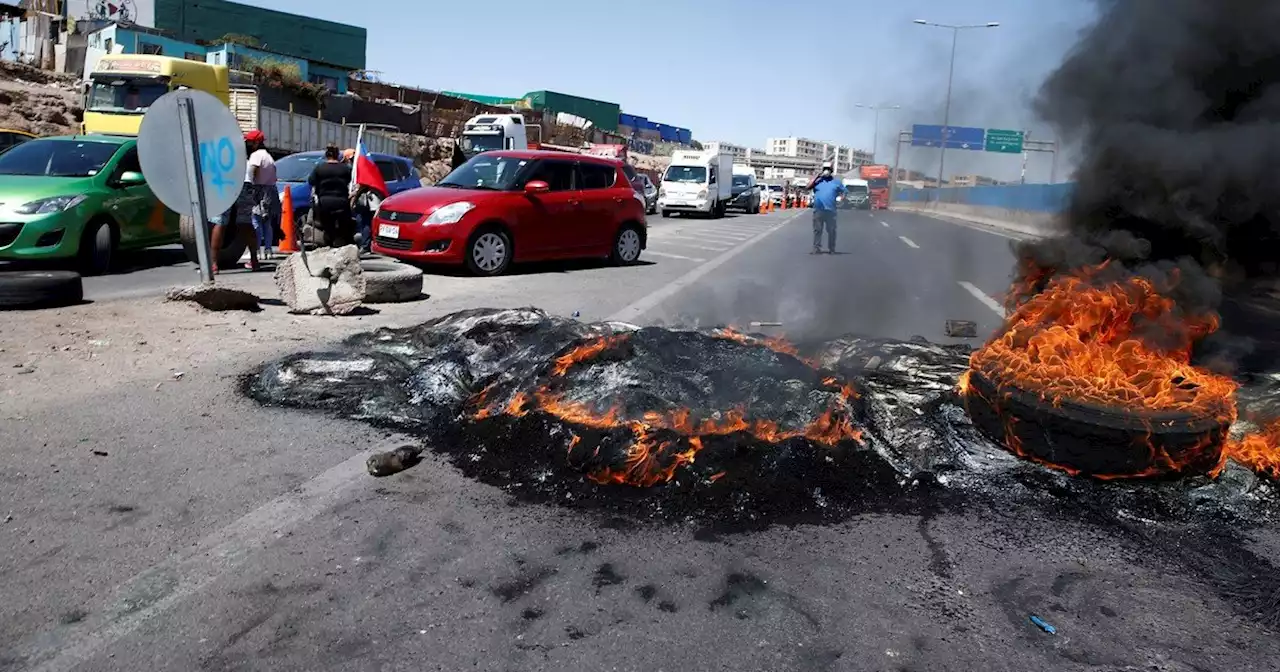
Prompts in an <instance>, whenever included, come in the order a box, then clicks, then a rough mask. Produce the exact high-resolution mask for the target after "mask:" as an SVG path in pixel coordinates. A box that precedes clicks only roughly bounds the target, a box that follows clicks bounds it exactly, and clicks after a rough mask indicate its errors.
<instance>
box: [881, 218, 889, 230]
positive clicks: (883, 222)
mask: <svg viewBox="0 0 1280 672" xmlns="http://www.w3.org/2000/svg"><path fill="white" fill-rule="evenodd" d="M880 226H883V227H884V228H886V229H887V228H889V222H886V221H884V220H883V219H882V220H880Z"/></svg>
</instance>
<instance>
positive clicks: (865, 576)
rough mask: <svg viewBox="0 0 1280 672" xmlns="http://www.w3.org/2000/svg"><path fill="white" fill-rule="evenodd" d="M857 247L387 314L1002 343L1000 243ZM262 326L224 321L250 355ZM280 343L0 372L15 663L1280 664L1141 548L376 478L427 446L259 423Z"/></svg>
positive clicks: (1094, 533)
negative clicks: (614, 514)
mask: <svg viewBox="0 0 1280 672" xmlns="http://www.w3.org/2000/svg"><path fill="white" fill-rule="evenodd" d="M840 226H841V229H840V241H839V242H838V244H837V249H838V251H841V252H843V254H837V255H832V256H819V257H813V256H810V255H809V253H808V252H809V248H810V236H811V229H810V224H809V219H808V213H807V212H805V211H802V212H800V213H789V212H781V213H775V214H773V215H764V216H761V215H754V216H745V217H732V218H727V219H723V220H715V221H712V220H692V219H690V220H686V219H679V218H677V219H671V220H666V221H661V220H655V222H654V226H653V230H652V241H651V247H650V250H649V251H648V253H647V254H646V258H647V259H648V260H650V261H651V262H653V263H652V264H650V265H646V266H641V267H635V268H631V269H610V268H599V267H595V266H586V267H581V268H580V267H550V268H545V267H539V268H534V269H524V270H523V271H522V274H520V275H516V276H511V277H509V278H496V279H484V280H477V279H470V278H458V279H454V278H434V277H433V278H429V280H428V291H429V292H432V294H433V296H432V298H431V300H430V301H427V302H425V303H424V304H423V305H422V306H421V307H413V306H409V307H406V308H403V309H402V310H404V311H407V312H402V313H394V312H393V311H392V310H391V309H387V313H386V315H397V316H398V317H397V318H396V319H397V320H398V321H400V322H403V323H411V322H412V321H414V320H420V319H423V318H425V317H429V316H431V315H435V314H440V313H443V312H448V311H450V310H454V309H457V308H462V307H468V306H476V305H491V306H504V305H507V306H518V305H528V304H529V303H535V304H537V305H541V306H543V307H544V308H546V309H548V310H550V311H553V312H558V313H561V314H569V313H571V312H574V311H579V312H581V313H582V316H583V317H584V318H586V319H602V318H612V319H630V320H642V321H653V320H659V319H661V320H667V321H677V320H683V321H698V322H699V323H703V324H705V323H711V322H716V323H738V324H745V323H748V322H750V321H756V320H758V321H769V320H773V321H781V322H783V323H784V325H783V327H782V328H781V330H782V331H786V332H789V333H794V334H797V335H800V336H803V337H821V336H826V335H832V334H835V333H837V332H841V331H849V330H852V331H860V332H863V333H873V334H878V335H889V336H911V335H916V334H919V335H923V336H925V337H927V338H940V336H941V328H942V322H943V320H945V319H946V318H961V319H973V320H976V321H978V322H979V323H980V325H981V327H980V328H981V329H982V330H984V331H986V330H990V329H991V328H993V327H994V325H995V324H996V323H997V321H998V319H999V318H998V310H999V306H998V304H997V303H996V300H997V299H998V298H999V293H1000V292H1001V291H1002V290H1003V289H1004V286H1005V284H1006V282H1007V276H1008V272H1009V269H1010V266H1011V263H1012V257H1011V255H1010V254H1009V251H1008V244H1009V241H1008V240H1007V239H1004V238H1002V237H1000V236H996V235H993V234H990V233H985V232H981V231H975V230H970V229H966V228H963V227H958V226H955V225H953V224H948V223H944V222H941V221H938V220H933V219H927V218H923V217H920V216H915V215H908V214H898V213H887V214H886V213H873V214H872V215H870V216H868V214H867V213H849V214H845V215H842V217H841V224H840ZM89 308H101V306H90V307H89ZM112 310H117V309H112ZM119 310H123V309H119ZM58 319H63V318H58ZM255 319H258V318H256V317H250V318H247V319H246V320H245V322H243V323H242V324H243V327H242V326H241V325H237V324H229V325H225V326H218V327H214V328H216V329H219V330H221V331H219V332H217V333H218V334H221V335H222V336H223V337H224V339H226V341H224V342H227V341H229V340H231V339H252V338H253V336H252V335H251V334H250V333H249V332H250V331H251V330H252V329H254V328H255V327H257V328H258V329H261V330H265V329H266V327H265V323H259V322H255V321H253V320H255ZM262 319H273V320H280V319H282V318H280V317H279V316H278V315H272V314H268V315H267V316H266V317H264V318H262ZM375 323H376V320H375V319H373V318H371V319H370V320H369V321H368V322H366V323H364V324H365V325H370V326H371V325H373V324H375ZM224 324H225V323H224ZM299 324H311V323H299ZM297 328H298V329H301V328H302V327H301V326H299V327H297ZM175 331H177V330H175ZM181 335H182V334H180V333H179V334H177V335H175V336H166V337H165V338H176V337H180V336H181ZM297 340H299V341H300V340H302V339H301V337H299V338H298V339H297ZM255 343H256V345H255V346H254V349H251V350H248V351H246V352H245V353H238V354H229V353H230V349H228V352H218V351H216V350H217V349H216V348H214V350H215V352H213V353H207V354H206V357H207V359H204V360H200V361H201V362H202V364H201V365H200V368H199V369H191V368H188V369H186V370H187V371H191V372H192V373H189V374H188V376H187V378H186V380H185V381H184V382H182V383H169V384H166V385H165V386H164V387H163V388H162V387H161V386H160V384H158V383H154V381H153V380H152V379H148V378H146V377H145V376H143V375H141V374H139V373H136V371H138V370H140V368H141V367H140V366H130V367H125V368H122V369H120V370H119V371H110V372H109V374H108V373H96V374H95V373H94V372H95V371H97V369H95V368H89V367H93V366H96V364H95V363H94V362H93V360H89V359H87V360H86V361H88V362H89V363H88V364H86V365H85V367H86V368H85V369H84V371H85V373H84V374H83V375H82V377H77V378H76V379H74V380H71V381H70V382H67V381H63V383H62V385H63V387H61V388H58V389H57V393H56V394H55V393H53V392H50V391H49V388H47V387H44V386H47V385H53V384H55V383H57V381H52V380H45V379H41V378H40V376H41V375H44V371H45V369H43V368H41V366H40V365H37V366H36V370H35V372H34V373H32V374H30V375H28V376H10V375H9V374H8V373H4V374H0V375H4V376H5V378H4V379H3V380H4V381H5V384H6V389H7V390H8V392H9V396H8V397H6V398H5V401H6V403H8V404H9V406H7V407H3V408H5V409H6V410H5V413H6V414H7V415H4V416H3V417H2V418H0V422H2V423H3V424H0V430H2V431H0V435H3V436H4V437H5V443H6V444H8V445H7V446H6V449H5V450H4V451H2V452H0V483H3V488H0V516H3V515H4V514H5V513H6V512H10V513H9V514H8V517H7V518H5V522H4V523H2V524H0V535H3V538H4V544H3V547H2V550H0V593H2V594H3V595H4V597H5V599H4V600H0V670H27V669H32V670H69V669H83V670H121V671H126V670H127V671H130V672H132V671H135V670H156V671H162V670H174V671H183V672H186V671H190V670H407V671H408V670H412V671H420V670H464V669H466V670H473V669H474V670H496V671H506V670H512V671H515V670H521V671H527V670H557V671H559V670H584V671H586V670H592V671H594V670H637V671H639V670H645V671H648V670H735V671H737V670H859V671H861V670H920V671H923V670H957V671H959V670H965V671H968V670H993V671H996V670H1010V671H1013V670H1016V671H1019V672H1023V671H1026V670H1115V671H1119V670H1173V671H1179V672H1181V671H1191V670H1216V669H1242V670H1243V669H1267V666H1268V665H1270V664H1271V662H1272V661H1274V660H1276V659H1277V655H1280V644H1277V643H1276V641H1275V640H1274V638H1273V637H1271V636H1270V635H1269V634H1267V633H1266V632H1265V631H1263V630H1261V629H1260V628H1258V627H1257V626H1254V625H1253V624H1251V623H1250V622H1249V621H1248V620H1247V619H1242V618H1241V617H1239V616H1237V615H1235V613H1234V612H1232V611H1231V610H1230V609H1228V608H1227V607H1226V606H1224V604H1223V603H1221V602H1220V601H1218V600H1217V599H1216V598H1214V597H1213V596H1212V595H1210V594H1207V593H1205V592H1204V591H1203V590H1201V589H1199V588H1198V587H1196V586H1192V585H1189V584H1188V582H1187V581H1186V580H1184V579H1183V578H1181V577H1180V576H1179V575H1178V574H1177V573H1176V572H1170V571H1166V570H1165V569H1160V568H1152V567H1150V566H1148V565H1147V564H1146V563H1143V562H1141V560H1142V558H1141V557H1138V556H1140V554H1135V553H1134V552H1133V551H1132V546H1129V545H1126V544H1124V543H1122V542H1121V540H1118V539H1114V538H1112V537H1111V536H1109V534H1107V533H1105V532H1103V531H1100V530H1096V529H1092V528H1088V527H1077V526H1073V525H1070V524H1065V523H1062V522H1052V523H1051V522H1049V521H1046V520H1042V519H1034V518H1031V519H1029V518H1027V517H1025V516H1024V515H1023V514H1022V513H1021V512H1016V511H1010V512H1000V511H994V512H993V511H985V510H984V511H950V512H946V513H943V512H939V513H937V514H929V515H908V514H875V515H864V516H861V517H858V518H855V519H853V520H849V521H847V522H844V523H841V524H838V525H825V526H797V527H791V528H783V527H774V528H770V529H767V530H764V531H757V532H750V533H738V534H716V533H714V532H709V531H707V530H706V529H703V528H701V527H700V526H699V525H697V524H696V523H693V522H690V523H688V524H674V525H664V526H652V525H649V526H634V525H631V524H627V523H625V522H620V521H618V520H616V519H613V518H610V517H607V516H601V515H594V514H590V513H583V512H580V511H572V510H569V509H564V508H558V507H550V506H532V505H526V504H521V503H519V502H516V501H513V500H511V499H510V498H509V497H508V496H506V495H505V494H504V493H503V492H502V491H500V490H498V489H496V488H492V487H489V486H485V485H481V484H478V483H476V482H473V481H471V480H469V479H467V478H465V477H463V476H462V475H460V474H459V473H458V472H457V471H456V470H455V469H453V468H452V467H450V466H448V465H447V464H445V463H444V462H443V461H441V460H438V459H436V458H434V457H433V458H430V459H428V460H427V461H426V462H425V463H423V464H421V465H419V466H417V467H415V468H413V469H412V470H410V471H407V472H404V473H402V474H398V475H396V476H393V477H390V478H385V479H373V478H371V477H369V476H368V475H367V474H366V473H365V472H364V460H365V458H366V457H367V456H368V454H369V452H370V451H372V450H377V449H382V448H386V447H388V446H393V445H398V443H399V442H400V441H403V440H404V437H399V436H395V435H391V434H387V433H385V432H383V431H381V430H374V429H371V428H369V427H367V426H365V425H362V424H360V423H355V422H347V421H339V420H334V419H331V418H329V417H326V416H323V415H318V414H310V413H301V412H296V411H287V410H281V409H264V408H260V407H258V406H256V405H255V404H253V403H251V402H249V401H247V400H245V399H244V398H242V397H241V396H239V394H238V392H237V387H236V386H237V381H238V376H239V375H240V374H242V373H243V372H244V371H246V370H247V369H249V368H250V367H251V366H252V365H253V364H254V363H255V362H257V361H261V359H262V358H264V357H268V356H276V355H278V354H281V353H284V352H288V351H290V350H291V349H296V348H300V347H303V346H302V345H299V344H291V343H289V342H287V339H282V338H279V337H277V336H270V337H266V338H264V339H263V341H262V342H260V343H258V342H256V341H255ZM145 347H151V346H149V345H148V346H145ZM54 349H55V350H57V348H56V347H55V348H54ZM6 356H8V355H7V354H6ZM100 360H101V357H100V358H99V361H100ZM6 361H7V360H6ZM144 363H145V364H148V365H149V364H150V363H148V362H144ZM26 379H32V380H33V381H34V382H30V383H28V382H24V381H25V380H26ZM153 384H154V386H153ZM20 385H27V387H19V386H20ZM28 395H29V396H30V398H39V399H41V400H42V401H41V402H40V403H39V404H35V403H27V404H25V405H24V404H23V399H24V398H27V396H28ZM91 451H97V452H92V453H91ZM1031 613H1038V614H1041V615H1043V616H1044V617H1045V618H1046V620H1049V621H1050V622H1052V623H1053V624H1054V625H1055V626H1056V627H1057V628H1058V634H1056V635H1050V634H1047V633H1045V632H1042V631H1041V630H1039V629H1037V628H1036V627H1035V626H1034V625H1032V624H1031V623H1030V622H1029V621H1028V615H1029V614H1031Z"/></svg>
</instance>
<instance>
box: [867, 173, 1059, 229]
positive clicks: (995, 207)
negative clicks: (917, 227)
mask: <svg viewBox="0 0 1280 672" xmlns="http://www.w3.org/2000/svg"><path fill="white" fill-rule="evenodd" d="M1074 189H1075V184H1074V183H1072V182H1064V183H1059V184H1014V185H1006V186H999V187H944V188H942V189H910V188H901V187H899V188H897V189H895V190H894V195H893V203H892V204H891V207H893V208H894V209H897V210H912V211H917V212H923V213H926V214H933V215H938V216H943V217H951V218H955V219H961V220H965V221H968V222H972V223H975V224H980V225H983V226H989V227H993V228H999V229H1005V230H1008V231H1012V232H1015V233H1019V234H1023V235H1028V236H1050V235H1053V234H1054V233H1056V232H1057V230H1058V226H1057V219H1058V215H1059V214H1061V213H1063V212H1065V211H1066V209H1067V206H1068V204H1069V203H1070V200H1071V194H1072V191H1073V190H1074Z"/></svg>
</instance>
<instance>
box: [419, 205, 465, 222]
mask: <svg viewBox="0 0 1280 672" xmlns="http://www.w3.org/2000/svg"><path fill="white" fill-rule="evenodd" d="M475 207H476V206H475V204H474V203H468V202H467V201H458V202H457V203H450V204H449V205H445V206H441V207H439V208H436V211H435V212H433V213H431V216H430V217H427V221H426V223H427V224H457V223H458V220H460V219H462V216H463V215H465V214H467V213H468V212H471V211H472V210H474V209H475Z"/></svg>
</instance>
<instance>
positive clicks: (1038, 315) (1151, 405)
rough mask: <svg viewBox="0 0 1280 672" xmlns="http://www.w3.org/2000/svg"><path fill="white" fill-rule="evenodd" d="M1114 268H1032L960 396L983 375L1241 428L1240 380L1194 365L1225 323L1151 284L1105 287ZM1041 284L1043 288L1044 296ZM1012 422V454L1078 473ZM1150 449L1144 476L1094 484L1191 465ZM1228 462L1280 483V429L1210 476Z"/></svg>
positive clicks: (1057, 394)
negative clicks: (1037, 447) (1065, 272)
mask: <svg viewBox="0 0 1280 672" xmlns="http://www.w3.org/2000/svg"><path fill="white" fill-rule="evenodd" d="M1106 267H1107V264H1102V265H1100V266H1097V267H1094V268H1091V269H1085V270H1083V271H1081V272H1079V273H1077V274H1076V275H1072V276H1066V277H1057V278H1052V279H1049V278H1048V271H1046V270H1045V269H1040V268H1037V267H1034V266H1032V265H1030V263H1029V262H1024V263H1023V265H1022V266H1021V267H1020V268H1019V276H1020V278H1021V281H1020V282H1019V283H1018V284H1016V285H1015V287H1014V288H1013V291H1011V292H1010V301H1009V305H1008V307H1009V309H1010V310H1011V311H1012V314H1011V315H1010V316H1009V317H1008V318H1007V320H1006V321H1005V324H1004V327H1003V329H1002V330H1001V331H1000V332H999V333H997V334H996V335H995V336H994V337H992V339H991V340H990V341H989V342H988V343H987V344H986V345H984V346H983V347H982V348H980V349H979V350H977V351H975V352H974V353H973V354H972V355H971V356H970V359H969V365H970V370H969V371H966V372H965V373H964V374H963V375H962V376H961V377H960V380H959V381H958V382H957V390H958V391H959V393H960V394H962V395H969V394H974V393H975V392H974V390H973V388H972V386H971V385H970V380H969V376H970V373H971V372H972V371H980V372H982V373H983V374H984V375H985V376H987V377H989V378H992V379H999V380H1001V381H1007V382H1010V383H1014V384H1016V385H1017V386H1018V387H1019V388H1021V389H1023V390H1027V391H1030V392H1033V393H1037V394H1039V395H1040V396H1041V398H1043V399H1045V400H1047V401H1049V402H1051V403H1053V404H1055V405H1056V404H1060V403H1061V402H1063V401H1065V400H1070V401H1076V402H1086V403H1093V404H1098V405H1101V406H1106V407H1112V408H1123V409H1130V410H1134V411H1184V412H1189V413H1194V414H1196V415H1199V416H1209V417H1215V418H1217V419H1219V420H1220V421H1223V422H1227V423H1230V422H1234V421H1235V418H1236V412H1237V411H1236V402H1235V392H1236V390H1237V388H1238V385H1237V384H1236V382H1235V381H1234V380H1232V379H1231V378H1229V377H1227V376H1222V375H1219V374H1215V373H1212V372H1210V371H1208V370H1205V369H1202V368H1199V367H1195V366H1192V365H1191V348H1192V345H1193V344H1194V343H1195V342H1196V341H1197V340H1199V339H1201V338H1203V337H1204V336H1206V335H1208V334H1210V333H1212V332H1213V331H1214V330H1216V329H1217V327H1218V321H1217V316H1216V315H1214V314H1204V315H1186V314H1182V313H1180V312H1179V311H1178V310H1177V307H1176V306H1175V304H1174V302H1173V300H1172V299H1170V298H1169V297H1167V296H1164V295H1162V294H1161V293H1160V291H1159V290H1157V288H1156V286H1155V285H1154V284H1153V283H1152V282H1151V281H1150V280H1148V279H1146V278H1143V277H1138V276H1130V277H1127V278H1124V279H1121V280H1116V281H1113V282H1106V283H1102V282H1099V281H1098V278H1099V275H1100V273H1101V272H1102V271H1103V270H1104V269H1105V268H1106ZM1171 279H1172V280H1174V281H1176V280H1177V277H1176V276H1174V277H1173V278H1171ZM1038 287H1043V289H1040V290H1039V291H1038V292H1036V288H1038ZM1019 301H1021V303H1019ZM1012 422H1014V421H1013V420H1012V419H1006V427H1005V442H1004V443H1005V447H1006V448H1008V449H1009V451H1010V452H1012V453H1014V454H1015V455H1019V456H1020V457H1024V458H1026V459H1030V460H1032V461H1035V462H1039V463H1041V464H1045V465H1046V466H1049V467H1053V468H1056V469H1059V470H1062V471H1065V472H1068V473H1076V472H1074V470H1072V469H1070V468H1069V467H1066V466H1064V465H1057V464H1052V463H1048V462H1046V461H1045V460H1043V459H1038V458H1036V457H1035V456H1034V455H1031V454H1029V453H1028V452H1027V451H1026V450H1024V449H1023V447H1022V446H1021V445H1020V443H1019V441H1018V438H1017V436H1016V435H1015V433H1014V432H1013V431H1012V429H1013V428H1012V424H1011V423H1012ZM1218 441H1219V437H1217V436H1213V435H1208V436H1205V437H1204V438H1203V439H1201V443H1202V445H1200V446H1194V447H1192V448H1190V449H1188V450H1186V451H1184V452H1185V455H1187V456H1195V455H1197V454H1203V451H1205V450H1209V449H1213V448H1216V446H1215V445H1213V444H1215V443H1216V442H1218ZM1147 445H1148V446H1149V448H1150V455H1149V460H1148V466H1147V467H1146V468H1145V469H1142V470H1139V471H1138V472H1137V473H1131V474H1118V475H1111V476H1107V475H1095V476H1094V477H1095V478H1100V479H1104V480H1105V479H1116V478H1141V477H1145V476H1153V475H1158V474H1162V473H1168V472H1170V471H1176V470H1179V467H1182V466H1184V465H1180V464H1178V463H1177V460H1175V459H1174V458H1173V457H1172V456H1170V455H1168V454H1167V453H1165V452H1164V451H1162V450H1160V449H1159V448H1157V447H1156V446H1155V445H1153V444H1152V443H1151V441H1150V437H1148V438H1147ZM1228 457H1229V458H1230V459H1233V460H1235V461H1237V462H1239V463H1240V464H1242V465H1246V466H1248V467H1250V468H1252V469H1254V470H1255V471H1258V472H1259V473H1262V474H1264V475H1267V476H1270V477H1272V478H1280V422H1276V423H1272V424H1270V425H1267V426H1265V427H1264V428H1263V430H1262V431H1261V432H1258V433H1255V434H1250V435H1248V436H1245V437H1243V438H1241V439H1238V440H1233V441H1229V442H1228V443H1227V445H1226V446H1225V447H1224V449H1223V452H1222V457H1221V458H1220V459H1219V460H1218V462H1217V464H1216V466H1213V467H1212V468H1211V469H1210V470H1209V475H1211V476H1216V475H1217V474H1218V473H1220V472H1221V470H1222V467H1223V465H1224V464H1225V461H1226V459H1227V458H1228Z"/></svg>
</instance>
